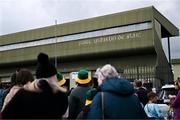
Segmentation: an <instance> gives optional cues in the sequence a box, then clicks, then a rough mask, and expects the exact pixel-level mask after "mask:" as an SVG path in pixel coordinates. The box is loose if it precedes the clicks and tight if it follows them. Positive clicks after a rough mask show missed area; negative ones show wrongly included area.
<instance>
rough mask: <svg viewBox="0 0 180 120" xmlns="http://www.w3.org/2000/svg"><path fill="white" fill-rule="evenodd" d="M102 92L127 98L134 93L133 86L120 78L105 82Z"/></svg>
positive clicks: (101, 87) (101, 88)
mask: <svg viewBox="0 0 180 120" xmlns="http://www.w3.org/2000/svg"><path fill="white" fill-rule="evenodd" d="M100 90H101V91H103V92H111V93H115V94H120V95H125V96H126V95H127V96H129V95H132V94H133V93H134V87H133V85H132V84H131V83H130V82H129V81H127V80H124V79H120V78H112V79H109V80H105V81H104V82H103V84H102V85H101V86H100Z"/></svg>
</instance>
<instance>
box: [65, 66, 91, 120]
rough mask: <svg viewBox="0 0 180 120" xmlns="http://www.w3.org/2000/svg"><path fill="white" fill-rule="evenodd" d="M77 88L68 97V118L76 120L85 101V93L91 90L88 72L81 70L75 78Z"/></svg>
mask: <svg viewBox="0 0 180 120" xmlns="http://www.w3.org/2000/svg"><path fill="white" fill-rule="evenodd" d="M75 81H76V83H77V87H76V88H74V89H73V90H72V92H71V94H70V95H69V118H70V119H76V118H77V116H78V114H79V113H80V112H81V111H82V110H83V108H84V106H85V104H84V103H85V100H86V92H87V91H88V90H90V88H91V85H92V83H91V76H90V75H89V73H88V71H87V70H85V69H82V70H80V71H79V72H78V76H77V78H76V80H75Z"/></svg>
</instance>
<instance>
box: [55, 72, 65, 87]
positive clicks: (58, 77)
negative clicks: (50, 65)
mask: <svg viewBox="0 0 180 120" xmlns="http://www.w3.org/2000/svg"><path fill="white" fill-rule="evenodd" d="M56 77H57V80H58V83H59V84H60V85H61V86H62V85H64V84H65V82H66V80H65V79H64V77H63V75H62V74H61V73H60V72H58V73H57V74H56Z"/></svg>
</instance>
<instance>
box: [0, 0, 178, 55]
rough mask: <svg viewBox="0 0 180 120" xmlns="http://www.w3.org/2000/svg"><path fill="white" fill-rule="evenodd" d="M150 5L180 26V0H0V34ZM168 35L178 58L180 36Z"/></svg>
mask: <svg viewBox="0 0 180 120" xmlns="http://www.w3.org/2000/svg"><path fill="white" fill-rule="evenodd" d="M151 5H154V6H155V7H156V9H158V10H159V11H160V12H161V13H162V14H163V15H164V16H165V17H166V18H168V19H169V20H170V21H171V22H172V23H173V24H175V25H176V26H177V27H178V28H180V22H179V21H180V15H179V12H178V11H180V7H179V5H180V0H0V35H5V34H9V33H14V32H20V31H25V30H29V29H35V28H40V27H45V26H49V25H54V24H55V19H56V20H57V21H58V24H60V23H64V22H70V21H75V20H81V19H86V18H91V17H96V16H101V15H106V14H111V13H116V12H122V11H127V10H132V9H136V8H141V7H147V6H151ZM171 39H172V40H171V50H172V57H173V58H180V47H179V44H180V37H176V38H171ZM163 46H164V49H165V51H167V47H166V46H167V42H166V40H164V41H163ZM166 53H167V52H166Z"/></svg>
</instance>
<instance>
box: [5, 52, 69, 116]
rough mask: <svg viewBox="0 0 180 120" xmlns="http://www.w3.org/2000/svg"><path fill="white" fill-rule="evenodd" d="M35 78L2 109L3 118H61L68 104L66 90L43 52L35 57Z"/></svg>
mask: <svg viewBox="0 0 180 120" xmlns="http://www.w3.org/2000/svg"><path fill="white" fill-rule="evenodd" d="M37 62H38V65H37V69H36V79H35V80H34V81H33V82H32V83H30V84H28V85H25V86H24V87H23V88H22V89H20V90H19V91H18V92H17V93H16V95H15V96H14V97H13V99H12V100H11V101H10V102H9V104H7V105H6V108H5V109H4V111H3V114H2V117H3V119H61V117H62V115H63V114H64V113H65V112H66V109H67V106H68V96H67V93H66V90H64V88H62V87H61V86H60V85H59V83H58V81H57V77H56V74H57V70H56V68H55V67H54V66H53V65H52V64H51V63H50V61H49V57H48V55H47V54H45V53H40V54H39V55H38V57H37Z"/></svg>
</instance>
